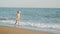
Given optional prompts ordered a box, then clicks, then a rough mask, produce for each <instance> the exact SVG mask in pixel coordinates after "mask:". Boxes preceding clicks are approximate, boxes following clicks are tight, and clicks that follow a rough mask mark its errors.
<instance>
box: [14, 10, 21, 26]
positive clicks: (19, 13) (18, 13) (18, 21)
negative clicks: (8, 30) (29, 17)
mask: <svg viewBox="0 0 60 34" xmlns="http://www.w3.org/2000/svg"><path fill="white" fill-rule="evenodd" d="M20 17H21V12H20V10H18V11H17V14H16V22H15V24H17V23H18V25H19V23H20Z"/></svg>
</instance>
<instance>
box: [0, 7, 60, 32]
mask: <svg viewBox="0 0 60 34" xmlns="http://www.w3.org/2000/svg"><path fill="white" fill-rule="evenodd" d="M18 9H19V8H6V7H4V8H3V7H0V25H3V26H12V27H14V25H13V24H14V23H15V16H16V12H17V11H18ZM20 11H21V18H20V21H21V23H20V27H22V28H26V29H33V30H39V31H47V32H54V33H60V8H20Z"/></svg>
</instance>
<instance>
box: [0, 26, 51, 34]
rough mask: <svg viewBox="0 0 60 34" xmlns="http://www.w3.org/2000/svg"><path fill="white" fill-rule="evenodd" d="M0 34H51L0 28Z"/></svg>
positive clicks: (5, 27) (6, 27)
mask: <svg viewBox="0 0 60 34" xmlns="http://www.w3.org/2000/svg"><path fill="white" fill-rule="evenodd" d="M0 34H52V33H49V32H42V31H35V30H29V29H23V28H14V27H8V26H0Z"/></svg>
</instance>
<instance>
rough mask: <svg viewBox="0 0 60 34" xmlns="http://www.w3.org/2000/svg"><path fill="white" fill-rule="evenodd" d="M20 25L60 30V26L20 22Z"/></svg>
mask: <svg viewBox="0 0 60 34" xmlns="http://www.w3.org/2000/svg"><path fill="white" fill-rule="evenodd" d="M0 22H4V23H9V24H14V23H15V21H14V20H2V21H0ZM20 25H30V26H35V27H38V28H56V29H60V25H58V24H46V23H33V22H20Z"/></svg>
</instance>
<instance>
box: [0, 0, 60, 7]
mask: <svg viewBox="0 0 60 34" xmlns="http://www.w3.org/2000/svg"><path fill="white" fill-rule="evenodd" d="M0 7H39V8H60V0H0Z"/></svg>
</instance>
